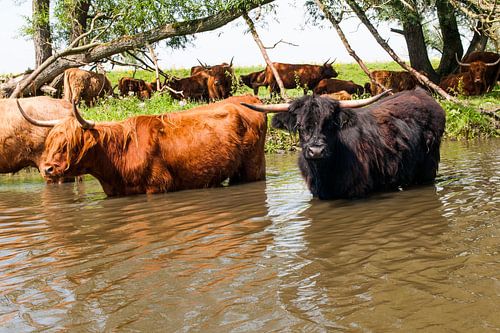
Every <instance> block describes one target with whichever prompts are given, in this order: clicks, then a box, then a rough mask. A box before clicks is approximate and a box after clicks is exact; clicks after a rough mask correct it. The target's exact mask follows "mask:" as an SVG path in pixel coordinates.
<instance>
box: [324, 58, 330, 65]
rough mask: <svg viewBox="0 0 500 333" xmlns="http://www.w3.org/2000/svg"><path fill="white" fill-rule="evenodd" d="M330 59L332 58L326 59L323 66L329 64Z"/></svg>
mask: <svg viewBox="0 0 500 333" xmlns="http://www.w3.org/2000/svg"><path fill="white" fill-rule="evenodd" d="M329 61H330V58H328V59H326V61H325V63H324V64H323V66H326V64H328V62H329Z"/></svg>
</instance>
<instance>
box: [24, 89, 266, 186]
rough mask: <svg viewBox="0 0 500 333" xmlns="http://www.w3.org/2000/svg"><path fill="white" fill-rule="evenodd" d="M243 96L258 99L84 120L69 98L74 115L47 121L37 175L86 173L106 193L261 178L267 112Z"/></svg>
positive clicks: (51, 176) (246, 180) (262, 174)
mask: <svg viewBox="0 0 500 333" xmlns="http://www.w3.org/2000/svg"><path fill="white" fill-rule="evenodd" d="M242 102H246V103H252V104H259V103H260V100H259V99H258V98H256V97H254V96H238V97H231V98H228V99H226V100H223V101H221V102H218V103H214V104H209V105H204V106H200V107H197V108H194V109H192V110H189V111H183V112H178V113H166V114H162V115H155V116H137V117H132V118H129V119H126V120H124V121H120V122H103V123H93V122H89V121H86V120H85V119H83V117H82V116H81V115H80V113H79V112H78V110H77V108H76V105H73V112H74V117H69V118H66V119H62V120H57V121H54V122H52V124H51V125H52V126H53V128H52V130H51V131H50V133H49V135H48V137H47V140H46V142H45V151H44V153H43V155H42V159H41V160H42V161H41V166H40V168H41V171H42V174H43V175H44V177H46V178H47V179H53V178H55V177H66V176H73V175H83V174H91V175H93V176H94V177H96V178H97V179H98V180H99V182H100V183H101V185H102V187H103V189H104V192H105V193H106V194H107V195H108V196H115V195H131V194H139V193H159V192H171V191H179V190H186V189H195V188H206V187H215V186H221V184H222V183H223V182H224V181H225V180H226V179H229V184H236V183H241V182H251V181H258V180H264V179H265V169H266V168H265V159H264V143H265V137H266V128H267V118H266V116H265V115H263V114H260V113H257V112H253V111H251V110H248V109H247V108H245V107H243V106H241V105H240V103H242ZM19 110H20V111H21V113H22V114H23V115H24V116H25V117H26V119H27V120H28V121H30V122H31V123H33V124H38V121H37V120H36V119H33V118H31V117H29V116H28V115H26V113H25V112H24V110H23V109H22V108H21V107H19Z"/></svg>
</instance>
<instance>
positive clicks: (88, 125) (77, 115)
mask: <svg viewBox="0 0 500 333" xmlns="http://www.w3.org/2000/svg"><path fill="white" fill-rule="evenodd" d="M73 115H74V116H75V118H76V120H78V122H79V123H80V125H81V126H82V128H83V129H91V128H93V127H94V125H95V124H94V122H93V121H87V120H85V119H83V117H82V115H81V114H80V112H79V111H78V109H77V108H76V103H75V102H73Z"/></svg>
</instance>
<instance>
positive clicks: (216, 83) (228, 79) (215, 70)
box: [191, 59, 234, 100]
mask: <svg viewBox="0 0 500 333" xmlns="http://www.w3.org/2000/svg"><path fill="white" fill-rule="evenodd" d="M200 64H201V62H200ZM193 75H205V76H206V77H207V90H208V96H209V99H210V100H219V99H224V98H228V97H229V96H231V95H232V90H233V77H234V69H233V60H232V59H231V62H230V63H229V64H228V63H225V62H224V63H222V64H220V65H214V66H207V65H203V64H202V66H194V67H192V68H191V76H193Z"/></svg>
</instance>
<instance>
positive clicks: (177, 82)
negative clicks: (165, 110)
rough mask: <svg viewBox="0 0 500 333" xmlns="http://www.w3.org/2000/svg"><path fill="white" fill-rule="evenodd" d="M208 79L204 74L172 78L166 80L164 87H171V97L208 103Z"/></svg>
mask: <svg viewBox="0 0 500 333" xmlns="http://www.w3.org/2000/svg"><path fill="white" fill-rule="evenodd" d="M207 81H208V77H207V75H205V74H203V73H197V74H195V75H192V76H189V77H185V78H176V77H174V76H170V77H168V78H165V82H164V85H167V86H169V87H170V88H172V89H173V90H175V91H177V92H174V91H171V90H169V93H170V96H172V98H175V99H191V100H197V101H208V100H209V94H208V85H207Z"/></svg>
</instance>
